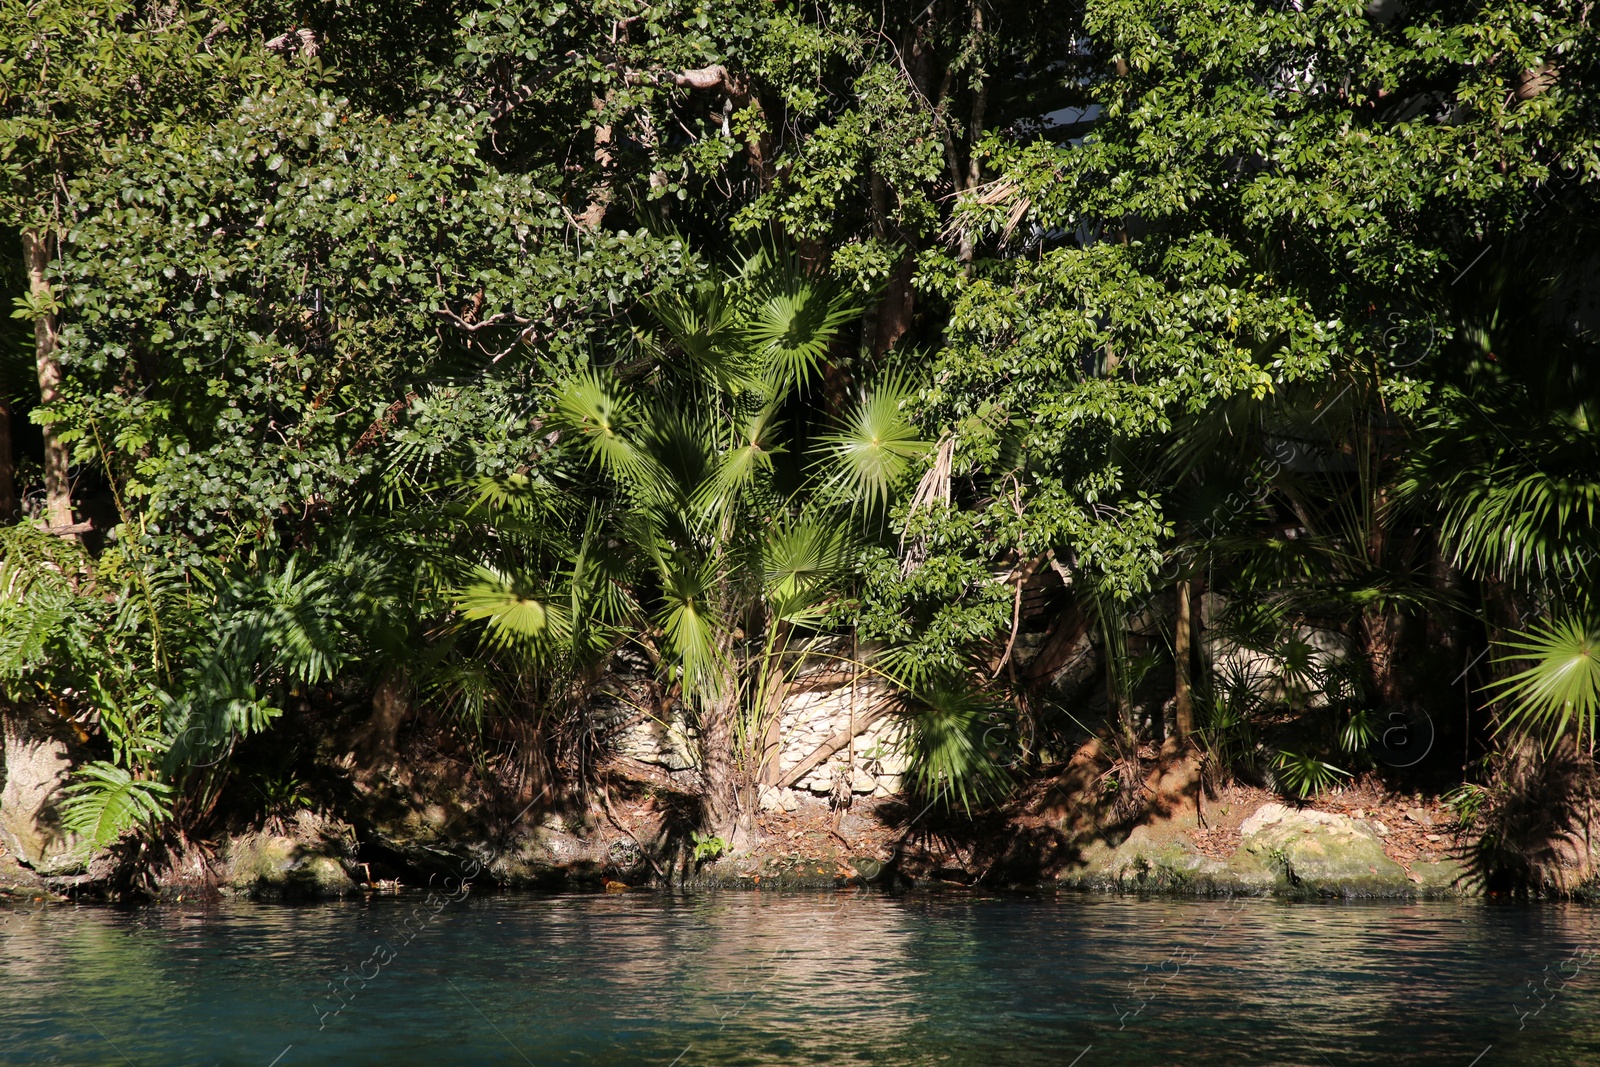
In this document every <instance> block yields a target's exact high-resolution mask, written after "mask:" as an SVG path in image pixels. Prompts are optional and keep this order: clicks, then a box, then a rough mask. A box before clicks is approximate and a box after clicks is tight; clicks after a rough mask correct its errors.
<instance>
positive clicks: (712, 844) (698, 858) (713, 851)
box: [690, 830, 728, 863]
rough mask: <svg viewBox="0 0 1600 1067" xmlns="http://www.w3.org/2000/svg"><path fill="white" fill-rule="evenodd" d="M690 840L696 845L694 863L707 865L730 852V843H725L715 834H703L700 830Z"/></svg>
mask: <svg viewBox="0 0 1600 1067" xmlns="http://www.w3.org/2000/svg"><path fill="white" fill-rule="evenodd" d="M690 840H691V841H692V842H693V844H694V861H695V862H696V863H705V862H707V861H708V860H714V859H716V858H717V857H718V856H720V855H722V854H723V853H724V852H726V851H728V842H726V841H724V840H723V839H722V838H720V837H718V836H716V835H715V834H708V833H703V832H701V831H699V830H696V831H694V833H693V834H691V835H690Z"/></svg>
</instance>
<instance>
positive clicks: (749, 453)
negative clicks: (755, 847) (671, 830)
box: [460, 252, 926, 848]
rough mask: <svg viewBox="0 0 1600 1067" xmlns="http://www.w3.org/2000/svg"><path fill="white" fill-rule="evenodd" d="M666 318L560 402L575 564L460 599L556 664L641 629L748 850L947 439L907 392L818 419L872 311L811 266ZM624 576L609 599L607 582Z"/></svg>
mask: <svg viewBox="0 0 1600 1067" xmlns="http://www.w3.org/2000/svg"><path fill="white" fill-rule="evenodd" d="M648 311H649V313H650V317H651V320H652V322H651V323H650V327H649V328H648V329H647V330H646V331H645V332H644V336H643V338H642V344H641V352H640V353H634V354H631V355H633V357H634V358H631V359H628V360H624V361H622V362H620V363H618V364H616V365H613V366H609V367H601V366H595V367H590V368H588V369H584V370H581V371H579V372H577V373H574V374H571V375H570V376H568V377H566V378H565V379H564V380H562V381H560V382H559V383H558V384H557V385H556V386H555V388H554V389H553V391H552V394H551V396H550V399H549V404H548V411H547V413H546V416H545V418H546V420H547V423H548V424H549V425H551V426H553V427H555V428H556V430H557V432H558V433H559V434H560V435H561V444H562V445H563V446H564V447H565V448H566V449H567V450H568V454H569V455H570V456H571V457H572V458H573V459H574V460H576V461H577V462H576V464H575V466H574V468H573V471H572V479H573V481H572V484H570V485H569V486H567V487H565V488H563V489H561V490H559V491H553V492H555V493H556V495H557V496H559V498H560V499H561V501H562V503H560V504H559V505H558V506H557V507H558V509H566V510H569V511H578V512H585V511H586V512H588V513H589V514H590V515H591V516H592V518H591V519H590V520H589V521H588V523H587V525H586V527H585V534H584V536H583V541H582V547H581V548H578V549H571V550H567V551H566V553H565V555H566V557H567V558H568V559H570V560H572V561H573V564H572V566H571V567H570V568H568V569H566V570H562V571H558V572H551V571H549V570H546V571H544V572H542V573H533V572H529V571H521V572H515V573H512V572H507V571H503V570H494V569H492V568H491V567H489V566H488V565H487V564H484V565H481V566H480V568H479V570H478V572H477V576H476V578H475V580H474V581H473V582H472V583H471V584H469V585H468V586H467V587H466V589H465V590H464V592H463V595H462V597H461V600H460V604H461V606H462V608H463V609H464V610H465V612H466V614H467V615H468V616H470V617H477V618H481V619H483V620H485V622H486V625H488V626H489V627H490V628H491V629H492V630H494V631H496V632H498V633H501V634H503V635H506V637H507V638H508V639H515V640H519V641H522V642H525V643H527V644H529V645H530V646H531V647H535V648H538V649H541V650H543V652H544V653H545V654H555V653H557V651H558V650H566V651H570V650H571V649H572V648H573V646H574V643H575V642H576V641H577V640H578V639H579V635H580V634H583V633H590V634H591V635H592V634H593V633H594V628H595V627H596V626H616V627H617V628H616V629H615V630H614V631H613V632H614V633H616V634H620V633H621V632H622V630H621V628H620V624H621V623H622V621H623V620H624V618H626V617H630V616H631V617H632V619H633V621H634V622H635V624H636V626H637V629H638V631H640V632H641V633H642V636H641V637H640V640H642V641H645V642H647V643H648V644H649V645H650V646H651V648H650V651H651V653H652V658H655V659H657V660H658V661H659V663H660V666H661V669H662V671H663V672H664V674H665V675H666V680H667V681H668V682H669V685H670V686H673V687H677V688H678V690H679V691H681V693H682V695H683V699H684V701H685V703H686V705H687V706H688V707H689V708H691V709H692V711H693V714H694V717H695V722H696V726H697V727H698V732H699V739H700V747H701V772H702V777H703V785H704V794H703V795H704V820H705V824H706V828H707V832H708V833H709V834H711V835H714V836H715V837H717V838H720V839H722V841H723V842H724V843H726V844H727V845H728V846H729V847H733V848H739V847H742V846H743V845H744V844H745V842H747V841H748V839H749V835H750V833H751V831H752V829H753V825H754V814H755V810H756V803H755V799H756V798H755V787H756V784H757V782H758V780H759V779H760V777H761V775H762V772H763V770H764V769H765V767H766V766H767V765H769V764H770V761H771V760H772V759H773V758H774V757H775V754H776V749H777V745H776V743H775V742H776V738H775V736H774V734H775V730H776V724H777V720H778V712H779V708H780V707H781V704H782V700H783V695H784V692H785V691H786V689H787V687H788V684H789V682H790V680H792V678H793V677H794V675H795V673H796V671H798V670H799V669H800V667H801V666H802V665H803V663H805V662H806V660H807V658H808V656H814V655H816V654H819V653H820V649H819V644H820V642H821V639H822V638H824V637H826V636H827V634H828V632H829V628H830V625H836V623H837V616H838V615H839V613H840V612H841V611H842V609H843V608H844V606H845V605H844V603H843V601H842V595H843V593H844V592H845V591H846V589H847V587H848V583H849V580H850V577H851V575H852V574H853V572H854V570H855V567H856V564H857V561H858V556H859V551H860V547H861V545H862V544H863V543H864V542H865V540H866V539H868V538H870V537H871V536H873V535H874V531H879V532H881V531H882V529H883V523H882V522H881V519H882V516H883V514H884V511H885V509H886V506H887V504H888V503H889V501H890V499H891V498H892V497H893V495H894V494H895V493H897V492H898V491H899V490H900V489H901V488H903V486H904V485H905V482H906V481H907V478H908V476H909V474H910V473H911V472H912V468H913V466H914V464H915V462H916V460H917V459H918V457H919V456H920V455H921V454H922V452H924V451H925V449H926V445H925V444H924V443H923V442H922V441H921V440H919V439H918V437H917V435H916V433H915V432H914V430H913V429H912V428H911V426H910V425H909V423H908V422H907V419H906V416H905V414H904V412H903V407H904V404H905V401H906V399H907V391H906V390H905V389H904V388H903V387H902V386H901V385H900V384H899V383H898V382H897V381H894V380H888V381H886V382H884V383H883V384H882V385H881V386H880V387H879V388H877V389H876V390H872V391H870V392H867V393H865V394H863V395H861V396H860V397H858V398H857V399H856V401H855V402H854V403H853V404H852V405H851V406H850V407H849V409H848V410H847V411H846V412H845V413H844V416H843V417H842V418H841V419H839V420H837V422H836V423H835V424H833V425H829V424H828V423H827V421H826V420H825V419H824V418H820V417H818V416H817V415H816V414H815V413H814V406H813V405H811V404H810V403H809V392H808V390H809V387H810V386H811V385H812V383H813V381H814V380H815V379H816V378H817V377H818V376H819V371H820V368H821V366H822V363H823V361H824V359H825V358H826V356H827V354H828V352H829V351H830V349H831V348H832V347H833V345H834V344H835V343H836V341H837V340H838V338H839V336H840V334H841V332H842V331H843V329H844V328H845V326H846V325H848V324H849V323H850V322H851V321H852V319H853V318H854V317H855V316H856V315H857V314H858V309H857V307H856V304H855V302H854V300H853V299H852V297H851V295H850V294H849V293H847V292H845V291H844V290H842V289H841V288H839V287H838V286H836V285H835V284H833V283H832V282H831V281H829V280H828V279H826V278H822V277H819V276H817V275H815V274H813V273H811V272H809V271H807V270H806V269H804V268H803V267H802V266H801V265H800V264H799V262H798V261H797V260H796V259H795V258H793V257H791V256H783V255H775V254H772V253H769V252H760V253H757V254H755V255H753V256H751V257H749V258H747V259H746V260H745V261H744V262H743V263H741V264H740V265H739V267H738V268H737V269H736V270H734V271H733V272H732V273H730V274H728V275H727V276H725V277H723V278H721V279H718V280H716V281H715V282H711V283H706V284H702V285H699V286H697V287H695V288H692V289H690V290H687V291H683V292H672V293H668V294H664V295H663V296H661V297H659V298H658V299H656V300H655V301H653V302H652V303H651V304H650V306H649V308H648ZM640 356H642V357H643V358H639V357H640ZM785 428H788V429H790V431H791V432H790V433H788V434H786V433H785V432H784V431H785ZM786 439H796V440H797V443H798V445H799V448H798V449H797V453H798V454H791V453H789V451H788V443H787V440H786ZM874 520H879V521H876V522H875V521H874ZM602 574H603V575H605V576H606V582H609V583H611V585H610V591H609V592H598V591H597V589H598V588H599V587H597V586H595V585H593V584H592V583H589V579H590V578H592V577H593V576H596V575H602ZM586 583H589V584H586ZM563 654H564V653H563Z"/></svg>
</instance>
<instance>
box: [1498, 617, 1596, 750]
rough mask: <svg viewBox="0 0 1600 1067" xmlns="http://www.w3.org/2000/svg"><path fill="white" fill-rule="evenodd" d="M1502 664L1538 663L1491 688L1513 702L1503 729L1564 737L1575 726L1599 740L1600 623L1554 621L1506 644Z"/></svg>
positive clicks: (1566, 620)
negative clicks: (1596, 736)
mask: <svg viewBox="0 0 1600 1067" xmlns="http://www.w3.org/2000/svg"><path fill="white" fill-rule="evenodd" d="M1501 647H1502V648H1504V649H1506V650H1507V652H1508V653H1509V654H1508V655H1505V656H1502V657H1501V658H1500V662H1501V663H1516V662H1525V661H1529V660H1531V661H1532V666H1530V667H1527V668H1525V669H1524V670H1521V671H1519V672H1517V673H1516V674H1513V675H1511V676H1510V677H1508V678H1504V679H1501V680H1500V681H1498V682H1495V683H1493V684H1492V685H1490V686H1489V687H1488V691H1489V693H1491V694H1492V695H1493V696H1495V697H1496V698H1498V699H1502V700H1507V701H1510V702H1511V709H1510V711H1509V712H1508V713H1507V714H1506V717H1505V718H1504V719H1503V720H1502V722H1501V729H1513V728H1523V729H1528V730H1533V731H1536V732H1539V733H1543V734H1544V735H1545V736H1546V737H1548V738H1552V739H1554V738H1558V737H1561V736H1562V735H1564V734H1565V733H1566V732H1567V731H1568V730H1569V729H1575V730H1576V732H1577V737H1578V741H1579V743H1580V744H1581V743H1582V741H1583V738H1584V737H1585V736H1587V737H1589V739H1590V740H1591V741H1593V739H1594V737H1595V718H1596V715H1597V714H1600V622H1596V621H1593V620H1582V619H1578V618H1562V619H1554V620H1551V621H1549V622H1546V623H1541V624H1539V625H1537V626H1535V627H1533V628H1532V629H1531V630H1528V631H1526V632H1521V633H1517V634H1514V635H1513V637H1512V639H1511V640H1508V641H1505V642H1503V644H1502V646H1501Z"/></svg>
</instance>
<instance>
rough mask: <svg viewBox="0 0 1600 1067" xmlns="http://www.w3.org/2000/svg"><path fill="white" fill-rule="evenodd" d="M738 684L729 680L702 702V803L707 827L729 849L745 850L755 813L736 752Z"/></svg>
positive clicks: (750, 835) (752, 831)
mask: <svg viewBox="0 0 1600 1067" xmlns="http://www.w3.org/2000/svg"><path fill="white" fill-rule="evenodd" d="M738 700H739V687H738V684H737V682H736V681H735V680H734V679H728V680H727V681H726V682H725V684H724V685H723V690H722V692H721V693H719V694H717V695H715V696H711V697H708V698H706V699H705V700H703V701H702V702H701V705H700V765H701V768H702V771H703V773H704V776H705V792H704V794H703V796H702V804H703V808H704V814H705V824H706V829H707V830H708V831H709V832H710V833H712V834H715V835H716V836H717V837H720V838H722V840H723V841H724V842H725V843H726V844H727V847H728V851H730V852H743V851H746V850H747V849H748V848H749V846H750V844H751V842H752V840H753V838H754V831H755V822H754V814H755V813H754V812H753V811H751V810H750V808H751V805H749V804H748V803H746V801H747V799H748V798H746V797H745V796H744V795H743V794H744V793H745V792H746V790H745V789H743V788H742V787H743V785H744V784H745V783H744V782H743V780H742V776H741V773H740V766H739V759H738V753H737V752H735V751H734V736H733V718H734V715H735V714H736V713H737V707H738Z"/></svg>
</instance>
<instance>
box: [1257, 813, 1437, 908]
mask: <svg viewBox="0 0 1600 1067" xmlns="http://www.w3.org/2000/svg"><path fill="white" fill-rule="evenodd" d="M1239 832H1240V836H1241V839H1242V841H1241V844H1240V848H1239V853H1238V854H1237V855H1236V856H1235V858H1234V860H1232V861H1230V863H1229V866H1230V867H1233V868H1235V869H1237V870H1239V871H1241V872H1243V871H1248V870H1252V869H1265V870H1269V871H1271V872H1274V873H1275V874H1276V876H1277V877H1278V879H1279V880H1280V881H1279V885H1278V887H1277V888H1278V891H1279V892H1282V893H1285V894H1287V895H1306V896H1340V897H1394V896H1410V895H1412V894H1413V893H1414V892H1415V888H1416V887H1415V884H1414V883H1413V882H1412V880H1411V879H1410V877H1408V876H1407V874H1406V870H1405V868H1404V867H1402V866H1400V864H1398V863H1396V862H1395V861H1394V860H1392V859H1390V858H1389V857H1388V855H1387V854H1385V853H1384V851H1383V842H1382V841H1381V840H1379V838H1378V834H1377V831H1376V830H1374V829H1373V828H1372V827H1371V826H1370V825H1368V824H1367V823H1365V822H1363V821H1361V820H1359V819H1352V818H1350V817H1349V816H1347V815H1334V814H1331V813H1329V812H1325V811H1310V810H1295V809H1293V808H1289V807H1285V806H1284V805H1282V804H1264V805H1262V806H1261V808H1260V809H1259V810H1257V811H1256V813H1255V814H1253V815H1251V816H1250V818H1248V819H1246V820H1245V822H1244V825H1243V826H1241V827H1240V828H1239Z"/></svg>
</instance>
